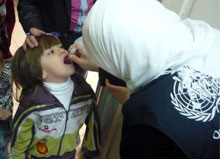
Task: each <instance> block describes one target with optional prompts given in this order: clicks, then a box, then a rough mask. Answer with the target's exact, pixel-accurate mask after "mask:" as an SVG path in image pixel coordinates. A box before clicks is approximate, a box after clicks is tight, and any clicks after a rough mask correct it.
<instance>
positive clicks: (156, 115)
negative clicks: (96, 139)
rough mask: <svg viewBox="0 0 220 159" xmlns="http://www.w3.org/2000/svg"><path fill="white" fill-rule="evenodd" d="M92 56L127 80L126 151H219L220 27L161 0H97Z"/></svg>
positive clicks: (89, 44)
mask: <svg viewBox="0 0 220 159" xmlns="http://www.w3.org/2000/svg"><path fill="white" fill-rule="evenodd" d="M83 37H84V39H83V41H84V46H85V48H86V50H88V53H89V56H90V58H91V59H92V60H94V61H95V62H96V63H97V64H98V65H99V67H101V68H102V69H104V70H105V71H107V72H109V73H111V74H113V75H114V76H116V77H118V78H120V79H122V80H124V81H125V82H126V85H127V87H128V89H129V91H130V92H131V95H130V97H129V99H128V100H127V101H126V102H125V103H124V105H123V108H122V111H123V116H124V121H123V131H122V139H121V158H122V159H130V158H132V159H133V158H138V159H145V158H156V159H158V158H169V159H171V158H175V159H176V158H178V159H179V158H191V159H197V158H198V159H207V158H212V159H217V158H219V140H220V137H219V136H220V135H219V133H220V132H219V125H220V124H219V100H220V97H219V91H220V71H219V67H220V63H219V62H218V59H220V53H219V50H220V31H219V30H216V29H214V28H211V27H210V26H209V25H208V24H206V23H205V22H202V21H195V20H190V19H185V20H180V18H179V16H178V15H176V14H175V13H174V12H172V11H169V10H167V9H166V8H164V7H163V6H162V5H161V4H160V3H159V2H157V1H155V0H147V1H146V0H137V1H133V0H120V1H118V0H111V1H108V0H99V1H97V2H96V4H95V5H94V7H93V8H92V10H91V12H90V13H89V15H88V17H87V20H86V22H85V24H84V29H83Z"/></svg>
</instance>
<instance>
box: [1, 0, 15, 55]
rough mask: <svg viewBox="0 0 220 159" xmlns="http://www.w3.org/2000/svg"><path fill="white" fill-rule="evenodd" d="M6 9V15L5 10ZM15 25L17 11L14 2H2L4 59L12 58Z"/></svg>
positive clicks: (8, 0)
mask: <svg viewBox="0 0 220 159" xmlns="http://www.w3.org/2000/svg"><path fill="white" fill-rule="evenodd" d="M4 8H6V13H5V14H4V12H3V9H4ZM14 25H15V10H14V2H13V0H0V50H1V51H2V52H3V58H4V59H7V58H9V57H11V56H12V54H11V52H10V45H11V35H12V31H13V29H14Z"/></svg>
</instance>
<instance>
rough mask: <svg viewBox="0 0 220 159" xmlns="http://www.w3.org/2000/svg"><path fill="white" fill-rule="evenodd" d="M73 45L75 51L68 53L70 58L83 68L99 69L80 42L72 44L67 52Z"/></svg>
mask: <svg viewBox="0 0 220 159" xmlns="http://www.w3.org/2000/svg"><path fill="white" fill-rule="evenodd" d="M73 47H75V48H76V51H75V53H73V54H70V59H71V60H72V61H73V62H75V63H77V64H78V65H79V66H80V67H81V68H83V69H84V70H90V71H95V72H98V71H99V67H98V65H97V64H96V63H95V62H94V61H92V59H90V58H89V55H88V52H87V51H86V49H85V48H84V47H83V46H81V45H80V44H73V45H71V46H70V47H69V49H68V50H69V52H71V50H72V48H73Z"/></svg>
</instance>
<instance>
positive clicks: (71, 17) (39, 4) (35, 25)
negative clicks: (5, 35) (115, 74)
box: [17, 0, 95, 76]
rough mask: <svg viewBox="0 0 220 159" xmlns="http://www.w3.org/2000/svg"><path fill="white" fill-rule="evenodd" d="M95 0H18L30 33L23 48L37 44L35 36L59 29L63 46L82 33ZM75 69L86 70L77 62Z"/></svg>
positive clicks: (23, 19)
mask: <svg viewBox="0 0 220 159" xmlns="http://www.w3.org/2000/svg"><path fill="white" fill-rule="evenodd" d="M94 3H95V0H58V1H57V0H56V1H55V0H19V2H18V7H17V9H18V16H19V21H20V23H21V25H22V27H23V29H24V31H25V32H26V33H29V32H30V33H31V34H28V35H27V38H26V41H25V45H24V48H26V47H27V46H26V45H28V46H29V47H31V48H33V47H36V46H37V45H38V42H37V40H36V38H35V37H36V36H39V35H42V34H45V33H46V32H58V33H59V34H60V36H59V38H60V40H61V42H62V44H63V47H64V49H68V48H69V46H70V45H71V44H73V43H74V41H75V40H76V39H77V38H79V37H80V36H82V26H83V22H84V20H85V18H86V15H87V13H88V12H89V10H90V9H91V7H92V6H93V4H94ZM75 67H76V70H77V71H78V72H80V73H81V74H82V75H83V76H86V72H85V71H84V70H82V69H81V68H80V67H79V66H78V65H75Z"/></svg>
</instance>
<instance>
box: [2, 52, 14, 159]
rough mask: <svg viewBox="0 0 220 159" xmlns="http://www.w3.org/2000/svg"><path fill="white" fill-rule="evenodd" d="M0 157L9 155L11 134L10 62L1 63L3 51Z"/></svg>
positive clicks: (3, 158)
mask: <svg viewBox="0 0 220 159" xmlns="http://www.w3.org/2000/svg"><path fill="white" fill-rule="evenodd" d="M0 66H1V67H2V72H1V74H0V158H1V159H7V158H8V156H9V152H8V143H9V141H10V139H11V135H12V109H13V100H12V85H11V63H9V62H7V63H3V53H2V52H0Z"/></svg>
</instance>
